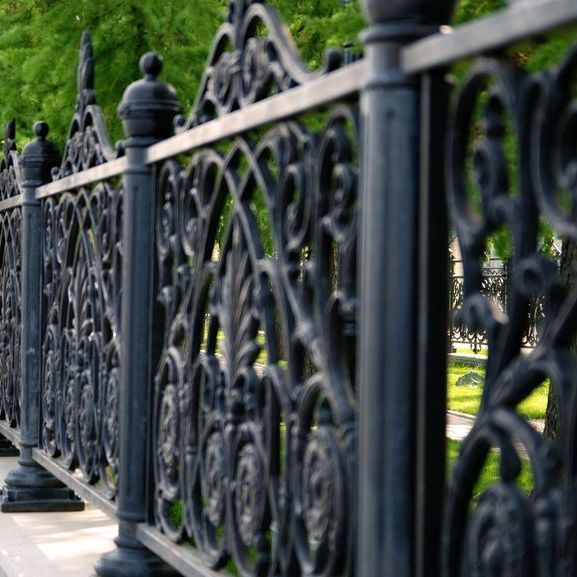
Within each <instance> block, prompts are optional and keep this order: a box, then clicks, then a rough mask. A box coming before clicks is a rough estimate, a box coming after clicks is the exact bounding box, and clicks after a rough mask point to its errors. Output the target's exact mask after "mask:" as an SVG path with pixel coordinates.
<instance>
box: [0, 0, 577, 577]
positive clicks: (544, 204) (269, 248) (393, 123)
mask: <svg viewBox="0 0 577 577" xmlns="http://www.w3.org/2000/svg"><path fill="white" fill-rule="evenodd" d="M365 7H366V14H367V17H368V20H369V24H368V30H367V31H366V32H365V34H364V36H363V40H364V43H365V47H366V55H365V57H364V60H362V61H360V62H350V61H348V60H346V59H345V61H344V64H345V67H344V69H339V66H341V65H342V64H343V59H342V57H341V56H339V54H337V53H336V52H333V53H331V54H329V55H328V57H327V61H326V65H325V66H324V67H323V68H322V69H321V70H319V71H316V72H313V71H310V70H308V69H307V67H306V66H305V64H304V63H303V62H302V61H301V59H300V58H299V56H298V55H297V54H296V53H295V52H294V48H293V45H292V42H291V41H290V38H289V37H288V35H287V32H286V30H285V28H284V27H283V26H282V23H281V21H280V20H279V18H278V16H277V15H276V13H275V12H274V10H272V9H271V8H270V7H268V6H267V5H266V4H265V3H264V2H257V1H251V0H233V1H232V2H230V6H229V14H228V19H227V22H226V23H225V24H224V25H223V26H222V27H221V29H220V30H219V31H218V32H217V35H216V39H215V43H214V46H213V50H212V52H211V56H210V60H209V62H208V65H207V68H206V71H205V75H204V78H203V79H202V81H201V88H200V91H199V94H198V95H197V99H196V103H195V105H194V107H193V109H192V110H191V111H190V112H188V113H187V114H186V115H181V112H182V111H181V107H180V105H179V102H178V98H177V96H176V94H175V92H174V90H173V89H172V88H171V87H170V86H168V85H166V84H165V83H163V82H162V81H161V80H159V78H158V77H159V75H160V73H161V71H162V61H161V59H160V58H159V57H158V56H156V55H154V54H147V55H145V56H144V57H143V59H142V61H141V69H142V72H143V74H144V78H143V79H142V80H139V81H137V82H135V83H133V84H132V85H131V86H130V87H128V89H127V90H126V92H125V94H124V98H123V100H122V102H121V105H120V107H119V114H120V116H121V118H122V119H123V122H124V128H125V132H126V136H127V140H126V141H125V142H124V143H123V145H122V146H121V147H119V148H117V149H116V150H115V149H113V147H112V146H111V145H110V143H109V140H108V136H107V134H106V128H105V126H104V122H103V120H102V115H101V113H100V110H99V108H98V106H97V105H96V97H95V92H94V84H93V78H94V70H93V66H94V54H93V50H92V46H91V42H90V37H89V35H88V34H85V35H84V36H83V38H82V41H81V57H80V65H79V74H78V98H77V105H76V110H75V112H74V115H73V120H72V123H71V128H70V133H69V138H68V141H67V144H66V148H65V151H64V154H63V160H60V158H59V155H58V154H57V153H56V151H55V150H54V148H53V147H51V145H50V144H49V142H48V141H47V138H46V137H47V126H46V125H45V124H38V125H36V127H35V131H36V135H37V139H36V141H34V142H33V143H32V144H31V145H29V146H28V147H27V148H26V149H25V151H24V152H23V153H22V155H20V157H19V156H18V154H17V152H16V150H15V147H14V144H13V142H14V131H13V128H12V127H11V128H9V130H8V132H7V138H6V147H5V153H4V160H3V161H2V165H1V166H0V288H1V291H0V333H1V335H2V338H1V340H0V373H1V374H0V432H4V434H5V435H6V436H7V437H8V438H10V439H11V440H13V441H14V442H15V443H16V444H18V446H19V447H20V448H21V451H22V458H21V460H20V466H19V468H18V469H16V470H15V471H14V472H13V473H12V474H11V475H10V477H9V478H8V480H7V487H6V491H5V497H4V502H3V505H2V508H3V509H10V510H23V509H35V510H55V509H58V508H64V509H66V508H74V507H78V506H81V504H79V501H78V500H77V499H76V498H75V497H74V496H73V495H72V494H71V493H70V491H69V490H68V489H67V488H65V487H64V485H62V484H61V482H60V481H64V482H65V483H67V484H68V485H69V486H71V487H74V488H75V489H76V490H77V491H78V492H79V493H81V494H82V496H83V497H87V498H92V499H93V500H94V502H96V503H97V504H99V505H100V506H102V507H104V508H105V509H107V510H108V511H109V512H110V511H114V513H115V514H116V515H117V517H118V520H119V536H118V539H117V541H116V542H117V549H116V550H115V551H114V552H112V553H111V554H109V555H106V556H104V557H103V558H102V560H101V561H100V563H99V565H98V567H97V573H98V574H99V575H101V576H102V577H107V576H133V575H138V576H146V575H172V574H175V573H176V572H179V573H181V574H185V575H194V576H195V577H196V576H199V575H205V576H207V577H208V576H214V575H216V574H217V573H222V572H226V571H233V572H235V573H238V574H241V575H243V576H246V577H249V576H255V577H257V576H258V577H261V576H264V575H286V576H292V575H306V576H319V577H320V576H322V577H325V576H326V577H329V576H337V575H342V576H345V575H346V576H349V575H353V574H357V575H359V576H362V577H373V576H374V577H377V576H379V577H380V576H382V575H383V574H384V575H386V576H389V575H391V576H392V575H394V576H395V577H401V576H406V577H412V576H413V575H415V576H418V577H435V576H438V575H439V576H440V575H445V576H446V577H450V576H457V575H463V576H465V575H466V576H480V575H495V576H497V575H498V576H500V575H504V574H507V575H525V574H527V575H535V576H543V577H544V576H546V575H547V576H549V575H553V574H561V573H563V574H568V575H570V574H573V573H574V569H575V565H574V558H575V543H574V539H575V536H574V534H573V532H572V527H573V525H574V523H575V510H574V506H573V496H572V488H573V484H574V476H575V471H574V456H573V447H574V418H575V415H574V412H575V410H574V408H575V400H574V394H575V393H574V385H575V383H574V380H575V374H576V366H575V359H574V357H573V355H572V353H571V343H572V339H573V335H574V332H575V325H576V323H575V320H574V317H575V313H574V310H573V309H574V308H575V303H574V301H575V298H574V296H575V295H574V290H575V289H574V287H571V286H569V287H567V286H565V281H564V280H563V279H561V278H560V277H559V273H558V268H557V267H556V266H555V265H554V263H553V262H552V261H551V260H550V259H549V258H548V257H546V256H544V255H543V254H542V253H541V252H539V251H538V250H537V247H538V242H537V241H538V235H539V231H540V230H541V229H540V228H539V221H540V220H541V221H542V220H546V221H547V222H548V224H549V229H550V230H552V231H553V232H554V233H555V234H557V235H559V236H560V237H561V238H563V239H573V240H577V233H576V232H575V231H576V230H577V228H576V227H577V223H576V222H575V211H574V210H573V209H572V208H571V206H572V202H573V201H574V196H575V181H576V179H575V170H576V169H575V166H576V162H577V160H576V153H575V142H576V140H575V135H574V132H575V126H577V123H576V121H575V111H574V108H575V106H574V98H575V96H576V95H575V94H574V92H573V89H574V81H573V79H574V76H575V68H576V67H575V62H576V61H577V56H576V53H575V49H573V51H572V52H571V53H570V54H569V55H568V58H567V60H566V61H565V62H564V63H562V64H560V65H559V66H558V67H557V68H554V67H551V69H550V70H547V71H543V72H539V73H535V72H529V71H526V70H524V69H523V59H521V58H519V55H518V54H517V53H516V52H515V48H514V44H515V43H517V42H518V41H520V40H523V39H526V38H529V37H531V38H532V37H534V36H535V35H536V34H539V35H544V34H547V33H549V32H553V31H555V30H556V29H558V28H563V27H567V26H569V25H570V24H571V23H574V22H575V21H576V20H577V12H576V11H575V6H574V3H572V2H568V1H565V0H542V1H540V2H534V1H531V0H524V1H518V2H511V3H510V6H509V7H507V8H505V9H504V10H503V11H502V12H499V13H496V14H493V15H491V16H489V17H487V18H486V19H482V20H480V21H478V22H471V23H468V24H466V25H464V26H462V27H458V28H457V29H455V30H454V31H453V32H451V31H450V30H449V29H448V28H447V27H446V26H443V27H442V28H441V31H440V32H438V33H437V30H438V29H439V26H442V25H446V24H448V21H449V15H450V12H451V10H452V8H453V2H451V1H449V0H447V1H444V2H434V1H432V0H399V1H396V2H390V1H385V0H366V1H365ZM539 42H541V43H542V42H543V39H542V37H540V39H539ZM496 49H499V50H501V52H499V53H495V50H496ZM505 49H507V50H508V51H507V50H505ZM471 57H472V58H473V60H474V62H473V63H472V64H470V63H463V62H461V61H462V60H463V59H465V58H471ZM452 64H458V67H457V68H455V72H456V78H457V80H452V81H451V80H450V79H449V76H448V75H447V71H448V67H449V66H450V65H452ZM467 69H468V70H469V71H468V72H463V71H464V70H467ZM175 131H176V135H175V134H174V133H175ZM50 180H52V181H51V182H49V181H50ZM449 214H451V215H452V222H453V225H454V226H455V228H456V231H457V237H458V240H459V243H460V248H461V254H462V258H463V275H462V277H463V278H462V285H463V289H462V290H463V297H462V299H454V298H451V297H450V295H451V290H450V287H449V286H448V285H449V283H448V278H449V277H448V262H447V251H446V247H447V238H448V230H449ZM503 231H509V232H510V235H509V236H510V238H511V239H512V246H513V247H514V248H513V250H512V252H511V255H512V256H511V259H510V262H511V265H510V274H509V278H508V288H507V291H506V292H507V294H506V296H504V295H501V297H500V301H501V302H502V304H501V306H500V307H497V306H494V305H493V304H492V301H491V298H490V297H491V295H492V296H493V297H494V296H496V293H497V292H499V291H501V289H502V286H501V284H499V282H500V281H495V278H494V277H493V276H491V275H487V274H486V271H485V270H484V268H483V256H484V252H485V250H486V248H487V243H488V242H489V241H490V240H491V239H493V237H494V236H495V234H497V233H502V232H503ZM451 284H453V283H451ZM449 300H450V301H451V303H452V308H456V309H458V314H457V318H458V321H459V322H460V323H462V325H463V327H466V330H467V331H469V332H467V333H466V334H472V333H478V332H479V331H483V333H484V334H485V335H486V343H487V347H488V357H489V359H488V364H487V379H486V384H485V390H484V393H483V402H482V406H481V410H480V415H479V418H478V419H477V421H476V423H475V426H474V428H473V430H472V432H471V434H470V436H469V437H468V438H467V439H466V440H465V442H464V443H463V446H462V451H461V455H460V456H459V458H458V460H457V463H456V465H455V467H454V468H453V469H452V471H451V472H450V475H449V477H450V479H449V481H450V483H449V484H450V489H449V491H448V492H446V490H445V470H446V464H445V433H444V429H445V411H446V383H445V380H446V374H445V373H446V351H447V338H446V336H447V330H448V325H447V319H448V314H447V308H448V302H449ZM457 300H458V302H457ZM532 307H533V309H535V310H537V309H538V308H539V307H542V316H543V318H542V321H541V325H540V327H539V330H538V331H533V332H531V325H530V311H531V310H532ZM463 330H465V329H463ZM463 334H465V333H463ZM527 335H529V337H527ZM528 339H529V340H530V344H531V345H532V347H533V348H532V349H531V351H530V352H529V353H528V354H527V353H523V352H522V349H523V348H524V347H525V346H526V345H527V344H528V343H529V340H528ZM545 378H549V379H550V380H551V383H552V386H553V387H555V390H556V392H557V395H558V397H559V399H560V401H561V413H560V415H561V430H560V437H559V439H558V440H556V441H551V440H547V439H544V438H543V436H542V435H541V434H540V433H538V432H537V431H535V430H534V429H533V428H532V427H531V425H530V424H529V423H528V421H527V420H526V419H525V418H523V417H522V416H521V414H520V413H519V411H518V405H519V403H520V402H521V401H522V400H523V399H524V398H526V397H527V396H529V395H530V394H531V392H532V391H533V390H534V389H535V388H536V387H537V386H539V385H540V384H541V383H542V382H543V381H544V379H545ZM518 442H521V443H522V444H523V445H524V446H525V452H524V453H526V454H528V455H529V461H530V465H531V467H532V468H533V477H534V490H533V491H532V492H531V493H530V494H524V493H523V492H522V491H521V490H520V489H519V488H518V486H517V485H518V479H517V478H518V474H519V470H520V469H521V468H522V467H521V462H520V460H519V455H518V454H517V444H516V443H518ZM491 448H498V449H500V459H501V469H500V471H499V475H500V479H499V480H497V481H496V482H494V483H493V484H492V485H491V486H490V488H489V489H488V490H487V491H486V492H485V493H484V494H483V495H482V496H481V497H480V498H479V499H478V500H477V499H476V497H475V495H474V488H475V484H476V481H477V480H478V478H479V476H480V475H481V472H482V470H483V468H484V465H485V461H486V459H487V455H488V454H489V452H490V449H491ZM40 465H43V466H45V467H46V469H47V470H50V472H51V473H53V474H54V476H52V474H49V473H48V472H47V470H46V471H45V470H43V469H42V468H41V467H40ZM78 471H79V472H80V473H81V475H78V474H77V472H78ZM57 479H58V480H57Z"/></svg>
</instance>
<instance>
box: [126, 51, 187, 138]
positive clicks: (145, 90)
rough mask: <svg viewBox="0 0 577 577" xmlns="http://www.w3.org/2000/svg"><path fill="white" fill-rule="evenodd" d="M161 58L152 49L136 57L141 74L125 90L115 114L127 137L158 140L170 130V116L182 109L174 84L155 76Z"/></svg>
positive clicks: (172, 126)
mask: <svg viewBox="0 0 577 577" xmlns="http://www.w3.org/2000/svg"><path fill="white" fill-rule="evenodd" d="M162 69H163V60H162V58H161V57H160V56H159V55H158V54H155V53H154V52H148V53H147V54H144V56H142V57H141V59H140V70H141V71H142V73H143V75H144V78H142V79H141V80H137V81H136V82H133V83H132V84H131V85H130V86H129V87H128V88H127V89H126V90H125V91H124V96H123V97H122V102H121V103H120V106H119V107H118V114H119V116H120V117H121V118H122V122H123V125H124V130H125V132H126V134H127V135H128V136H129V137H131V138H143V139H148V140H161V139H163V138H167V137H169V136H172V135H173V134H174V122H173V120H174V117H175V116H176V115H177V114H180V113H181V112H182V107H181V106H180V103H179V101H178V96H177V95H176V91H175V90H174V88H173V87H172V86H171V85H170V84H167V83H166V82H161V81H159V80H158V76H159V75H160V73H161V72H162Z"/></svg>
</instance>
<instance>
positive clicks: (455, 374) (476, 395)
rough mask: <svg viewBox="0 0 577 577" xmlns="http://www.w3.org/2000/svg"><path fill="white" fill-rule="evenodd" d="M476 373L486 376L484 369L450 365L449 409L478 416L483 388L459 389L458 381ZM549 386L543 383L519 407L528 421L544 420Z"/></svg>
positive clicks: (448, 385)
mask: <svg viewBox="0 0 577 577" xmlns="http://www.w3.org/2000/svg"><path fill="white" fill-rule="evenodd" d="M469 371H475V372H477V373H480V374H481V375H483V376H484V375H485V371H484V369H483V368H480V367H478V368H474V367H469V366H465V365H459V364H457V363H450V364H449V370H448V374H447V393H448V400H449V409H450V410H452V411H459V412H461V413H467V414H469V415H476V414H477V412H478V410H479V404H480V402H481V393H482V388H481V387H457V385H456V382H457V379H458V378H459V377H460V376H462V375H464V374H466V373H468V372H469ZM548 390H549V385H548V384H547V383H543V384H542V385H541V386H540V387H538V388H537V389H536V390H535V391H533V393H532V394H531V396H530V397H528V398H527V399H525V400H524V401H523V402H522V403H521V404H520V405H519V413H521V414H522V415H523V416H524V417H526V418H527V419H544V418H545V410H546V408H547V394H548Z"/></svg>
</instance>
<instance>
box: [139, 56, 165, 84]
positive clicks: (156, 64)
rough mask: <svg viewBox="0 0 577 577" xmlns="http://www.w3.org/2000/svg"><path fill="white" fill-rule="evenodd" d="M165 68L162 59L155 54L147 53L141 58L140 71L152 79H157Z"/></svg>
mask: <svg viewBox="0 0 577 577" xmlns="http://www.w3.org/2000/svg"><path fill="white" fill-rule="evenodd" d="M163 66H164V62H163V60H162V58H161V57H160V56H159V55H158V54H156V53H155V52H147V53H146V54H144V55H143V56H142V57H141V58H140V70H141V71H142V73H143V74H144V75H146V76H147V77H150V78H156V77H157V76H158V75H159V74H160V73H161V72H162V68H163Z"/></svg>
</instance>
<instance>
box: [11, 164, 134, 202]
mask: <svg viewBox="0 0 577 577" xmlns="http://www.w3.org/2000/svg"><path fill="white" fill-rule="evenodd" d="M127 168H128V160H127V159H126V158H124V157H123V158H118V159H116V160H111V161H110V162H106V163H105V164H99V165H98V166H94V167H93V168H89V169H87V170H83V171H82V172H78V173H76V174H72V175H70V176H66V177H65V178H61V179H60V180H56V181H54V182H50V183H48V184H45V185H43V186H40V187H38V188H37V189H36V198H48V197H49V196H53V195H55V194H60V193H62V192H68V191H70V190H74V189H75V188H80V187H81V186H86V185H87V184H93V183H95V182H100V181H102V180H106V179H108V178H113V177H115V176H120V175H122V173H123V172H125V171H126V169H127ZM0 206H1V205H0Z"/></svg>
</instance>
